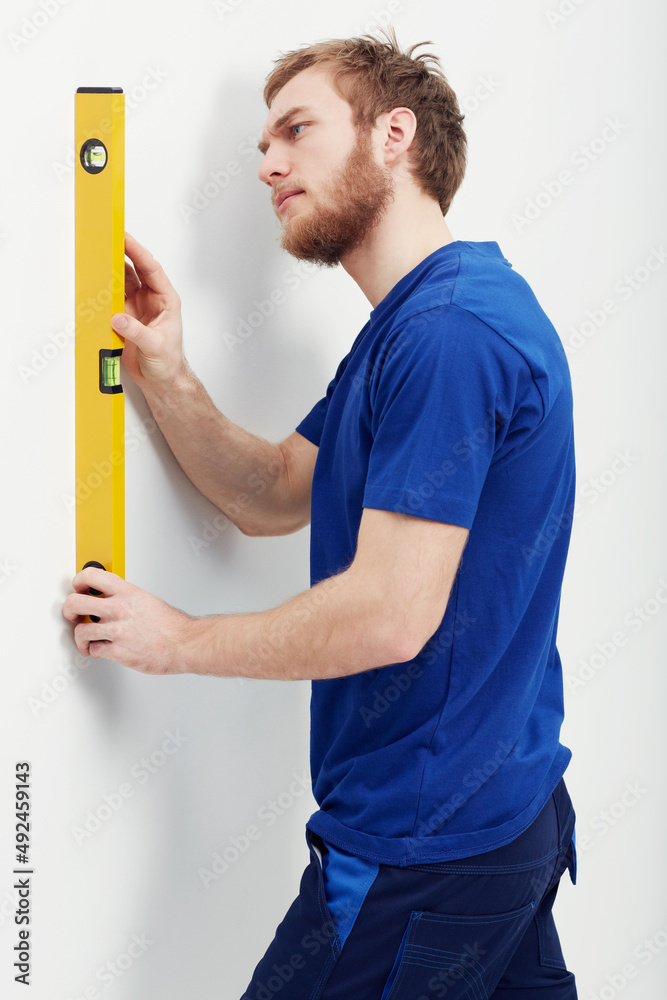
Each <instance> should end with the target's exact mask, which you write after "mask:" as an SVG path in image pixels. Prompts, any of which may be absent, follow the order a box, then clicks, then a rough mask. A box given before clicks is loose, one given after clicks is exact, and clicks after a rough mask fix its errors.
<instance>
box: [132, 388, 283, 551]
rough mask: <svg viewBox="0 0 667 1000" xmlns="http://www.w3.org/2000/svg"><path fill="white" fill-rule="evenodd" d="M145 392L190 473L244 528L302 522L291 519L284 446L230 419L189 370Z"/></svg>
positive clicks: (278, 530) (274, 530) (264, 530)
mask: <svg viewBox="0 0 667 1000" xmlns="http://www.w3.org/2000/svg"><path fill="white" fill-rule="evenodd" d="M143 391H144V396H145V398H146V402H147V403H148V405H149V407H150V409H151V412H152V413H153V416H154V417H155V420H156V421H157V423H158V425H159V427H160V430H161V431H162V433H163V435H164V437H165V440H166V441H167V443H168V444H169V447H170V448H171V450H172V452H173V453H174V456H175V457H176V459H177V461H178V463H179V465H180V466H181V468H182V469H183V471H184V472H185V474H186V475H187V477H188V478H189V479H190V480H191V482H192V483H193V484H194V485H195V486H196V487H197V489H198V490H199V492H200V493H202V494H203V495H204V496H205V497H206V498H207V499H208V500H210V501H211V503H213V504H215V506H216V507H218V508H219V509H220V510H222V511H223V513H224V514H225V515H226V516H227V517H229V519H230V520H231V521H233V522H234V523H235V524H236V525H237V526H238V527H239V528H240V529H241V530H242V531H245V532H247V533H249V534H255V533H258V534H283V533H285V532H286V531H293V530H295V527H298V526H299V525H298V524H293V523H292V519H293V517H294V514H293V512H292V511H291V509H290V496H289V492H288V490H287V488H286V485H287V484H286V477H285V459H284V456H283V453H282V451H281V449H280V446H279V445H274V444H271V443H269V442H268V441H265V440H263V439H262V438H259V437H256V436H255V435H253V434H250V433H249V432H248V431H245V430H243V428H242V427H239V426H238V425H237V424H234V423H233V422H232V421H231V420H229V419H227V417H225V416H224V415H223V414H222V413H220V411H219V410H218V409H217V407H216V406H215V404H214V403H213V401H212V400H211V397H210V396H209V395H208V393H207V392H206V389H205V388H204V386H203V385H202V384H201V382H200V381H199V379H198V378H197V377H196V375H195V374H194V373H193V372H192V371H191V370H190V369H187V370H185V371H184V373H183V375H182V376H180V377H179V378H178V379H174V380H173V381H171V382H170V383H168V384H167V385H164V386H161V387H159V388H156V387H153V386H150V385H146V386H144V387H143ZM260 525H261V530H258V526H260Z"/></svg>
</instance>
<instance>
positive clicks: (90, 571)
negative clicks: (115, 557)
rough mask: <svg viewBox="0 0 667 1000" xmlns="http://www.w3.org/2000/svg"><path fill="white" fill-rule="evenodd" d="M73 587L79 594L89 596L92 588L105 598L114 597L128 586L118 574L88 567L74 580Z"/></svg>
mask: <svg viewBox="0 0 667 1000" xmlns="http://www.w3.org/2000/svg"><path fill="white" fill-rule="evenodd" d="M72 586H73V587H74V589H75V590H76V591H77V593H79V594H87V593H88V588H89V587H92V588H93V590H99V591H101V592H102V593H103V594H104V596H105V597H112V596H113V595H114V594H117V593H118V592H119V590H121V589H122V588H123V587H124V586H126V583H125V580H123V578H122V576H118V575H117V574H116V573H109V572H107V570H105V569H98V568H97V567H96V566H88V567H87V568H86V569H82V570H81V571H80V572H79V573H77V574H76V576H75V577H73V578H72ZM86 613H87V612H86Z"/></svg>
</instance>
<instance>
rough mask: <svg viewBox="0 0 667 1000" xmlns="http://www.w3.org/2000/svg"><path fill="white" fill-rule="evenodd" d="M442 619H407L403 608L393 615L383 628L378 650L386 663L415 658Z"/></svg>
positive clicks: (404, 661)
mask: <svg viewBox="0 0 667 1000" xmlns="http://www.w3.org/2000/svg"><path fill="white" fill-rule="evenodd" d="M441 621H442V617H440V618H439V619H438V621H437V622H435V621H434V619H433V618H432V617H430V618H429V619H428V620H423V621H420V622H415V621H409V622H408V621H406V620H405V614H404V611H403V609H401V611H400V612H396V614H394V615H393V616H392V621H391V623H389V624H388V625H387V624H386V623H385V628H384V629H383V630H382V633H383V635H382V640H381V643H380V646H381V647H382V648H381V649H379V650H378V652H379V653H380V654H381V658H382V660H383V662H384V664H389V663H407V662H408V661H410V660H414V659H415V658H416V657H417V656H419V654H420V653H421V651H422V649H423V648H424V646H425V645H426V643H427V642H428V640H429V639H430V638H431V636H432V635H433V634H434V633H435V631H436V630H437V628H438V626H439V625H440V623H441Z"/></svg>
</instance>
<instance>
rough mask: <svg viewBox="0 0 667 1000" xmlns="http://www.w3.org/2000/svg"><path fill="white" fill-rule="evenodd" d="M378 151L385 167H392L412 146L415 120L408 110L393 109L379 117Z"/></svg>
mask: <svg viewBox="0 0 667 1000" xmlns="http://www.w3.org/2000/svg"><path fill="white" fill-rule="evenodd" d="M377 125H378V127H379V129H380V136H381V141H380V149H381V151H382V156H383V159H384V162H385V165H386V166H392V164H394V163H395V162H396V160H398V158H399V157H400V156H402V155H403V154H404V153H405V152H407V150H408V149H409V148H410V146H411V145H412V141H413V139H414V137H415V132H416V131H417V118H416V116H415V113H414V111H411V110H410V108H394V109H393V111H387V112H385V114H383V115H380V117H379V119H378V122H377Z"/></svg>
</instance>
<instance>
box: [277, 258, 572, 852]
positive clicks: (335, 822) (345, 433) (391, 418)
mask: <svg viewBox="0 0 667 1000" xmlns="http://www.w3.org/2000/svg"><path fill="white" fill-rule="evenodd" d="M297 430H298V432H299V433H300V434H302V435H303V436H304V437H306V438H307V439H308V440H309V441H312V442H313V444H315V445H317V446H318V448H319V451H318V455H317V462H316V465H315V472H314V477H313V488H312V511H311V581H312V584H313V585H314V584H316V583H317V582H318V581H320V580H322V579H324V578H325V577H329V576H332V575H333V574H336V573H339V572H342V571H343V570H344V569H345V568H346V567H347V566H349V564H350V563H351V561H352V560H353V558H354V555H355V551H356V543H357V534H358V530H359V523H360V520H361V515H362V511H363V508H364V507H372V508H375V509H380V510H389V511H398V512H401V513H404V514H411V515H413V516H415V517H422V518H427V519H429V520H434V521H442V522H444V523H449V524H457V525H463V526H464V527H467V528H469V529H470V535H469V537H468V541H467V544H466V547H465V549H464V551H463V557H462V560H461V564H460V566H459V569H458V572H457V574H456V578H455V580H454V584H453V587H452V591H451V596H450V598H449V602H448V605H447V609H446V612H445V615H444V618H443V620H442V623H441V625H440V626H439V628H438V630H437V631H436V632H435V634H434V635H433V636H432V638H431V639H430V640H429V641H428V642H427V643H426V645H425V646H424V648H423V649H422V650H421V652H420V653H419V655H418V656H416V657H415V658H414V660H411V661H409V662H406V663H400V664H393V665H390V666H384V667H380V668H377V669H374V670H365V671H361V672H359V673H356V674H352V675H350V676H345V677H336V678H331V679H326V680H314V681H313V682H312V693H311V734H310V751H311V775H312V782H313V794H314V796H315V799H316V801H317V803H318V805H319V810H318V811H317V812H315V813H314V814H313V815H312V816H311V817H310V819H309V820H308V823H307V826H308V827H309V828H310V829H311V830H313V831H315V833H318V834H319V835H320V836H321V837H322V838H323V839H324V840H325V841H327V842H329V843H332V844H335V845H337V846H338V847H340V848H342V849H344V850H347V851H350V852H351V853H352V854H356V855H358V856H360V857H364V858H368V859H371V860H373V861H377V862H380V863H385V864H395V865H409V864H417V863H421V862H423V861H429V860H431V861H445V860H450V859H454V858H461V857H465V856H467V855H472V854H480V853H482V852H484V851H490V850H493V849H494V848H496V847H500V846H502V845H503V844H506V843H509V841H511V840H513V839H514V838H515V837H517V836H519V834H520V833H522V832H523V830H525V829H526V828H527V827H528V826H529V825H530V823H531V822H532V821H533V819H535V817H536V816H537V814H538V813H539V811H540V810H541V808H542V807H543V806H544V805H545V803H546V802H547V800H548V798H549V796H550V795H551V792H552V791H553V789H554V788H555V786H556V784H557V783H558V781H559V779H560V778H561V776H562V774H563V772H564V771H565V768H566V767H567V765H568V763H569V761H570V759H571V756H572V754H571V751H570V750H569V749H568V748H567V747H565V746H563V745H561V744H560V742H559V735H560V728H561V723H562V720H563V678H562V669H561V662H560V657H559V654H558V650H557V648H556V629H557V623H558V610H559V603H560V593H561V583H562V578H563V572H564V568H565V560H566V556H567V549H568V545H569V540H570V532H571V526H572V517H573V509H574V492H575V457H574V435H573V417H572V390H571V383H570V374H569V370H568V365H567V360H566V357H565V352H564V350H563V347H562V344H561V342H560V340H559V337H558V335H557V333H556V331H555V329H554V327H553V326H552V324H551V322H550V321H549V319H548V318H547V316H546V315H545V313H544V312H543V310H542V308H541V307H540V305H539V303H538V302H537V299H536V298H535V295H534V294H533V292H532V291H531V289H530V287H529V285H528V284H527V282H526V281H525V280H524V279H523V278H522V277H520V276H519V275H518V274H517V273H516V272H515V271H513V270H512V266H511V264H509V262H508V261H507V260H506V259H505V258H504V257H503V255H502V253H501V251H500V247H499V246H498V244H497V243H495V242H486V243H467V242H463V241H460V240H457V241H455V242H453V243H449V244H447V245H446V246H443V247H440V248H439V249H437V250H435V251H434V252H433V253H431V254H430V255H429V256H428V257H426V258H425V259H424V260H423V261H421V263H419V264H418V265H417V266H416V267H415V268H413V270H412V271H410V272H409V273H408V274H406V275H404V277H403V278H401V279H400V281H398V282H397V284H396V285H394V287H393V288H392V289H391V291H389V292H388V294H387V295H386V296H385V297H384V299H383V300H382V301H381V302H380V303H379V304H378V305H377V306H376V307H375V309H373V310H372V312H371V313H370V318H369V320H368V322H367V323H366V325H365V326H364V327H363V329H362V330H361V332H360V334H359V336H358V337H357V339H356V340H355V342H354V344H353V346H352V349H351V350H350V352H349V354H348V355H347V356H346V357H345V358H344V359H343V361H342V362H341V363H340V365H339V367H338V371H337V372H336V375H335V377H334V378H333V380H332V381H331V383H330V384H329V387H328V389H327V393H326V396H325V397H324V398H323V399H321V400H320V401H319V402H318V403H317V404H316V405H315V406H314V407H313V409H312V410H311V412H310V413H309V414H308V416H307V417H306V418H305V419H304V420H303V421H302V422H301V423H300V424H299V425H298V427H297Z"/></svg>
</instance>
